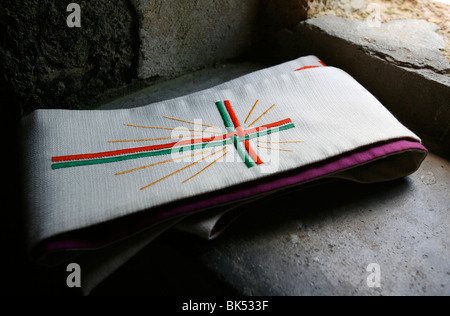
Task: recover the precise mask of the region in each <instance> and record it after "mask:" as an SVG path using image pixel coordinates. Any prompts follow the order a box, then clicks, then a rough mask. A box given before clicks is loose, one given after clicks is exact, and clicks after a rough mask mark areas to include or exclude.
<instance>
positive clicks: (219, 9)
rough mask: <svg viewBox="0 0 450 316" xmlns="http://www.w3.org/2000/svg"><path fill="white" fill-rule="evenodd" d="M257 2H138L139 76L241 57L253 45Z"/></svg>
mask: <svg viewBox="0 0 450 316" xmlns="http://www.w3.org/2000/svg"><path fill="white" fill-rule="evenodd" d="M258 3H259V0H245V1H242V0H189V1H186V0H171V1H167V0H135V5H136V9H137V11H138V15H139V19H140V25H141V29H140V37H141V48H140V63H139V68H138V76H139V77H140V78H150V77H154V76H170V75H174V74H176V73H180V72H183V71H186V70H189V69H195V68H198V67H202V66H205V65H209V64H212V63H214V62H215V61H217V60H225V59H229V58H233V57H236V56H239V55H241V54H243V53H244V52H246V51H247V50H248V49H249V48H250V47H251V44H252V41H253V37H254V36H253V35H254V32H255V25H256V19H257V13H258V10H257V9H258Z"/></svg>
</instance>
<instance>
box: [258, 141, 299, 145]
mask: <svg viewBox="0 0 450 316" xmlns="http://www.w3.org/2000/svg"><path fill="white" fill-rule="evenodd" d="M258 143H261V144H295V143H304V141H300V140H298V141H297V140H286V141H282V142H275V141H270V142H266V141H262V140H258Z"/></svg>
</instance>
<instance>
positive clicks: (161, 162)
mask: <svg viewBox="0 0 450 316" xmlns="http://www.w3.org/2000/svg"><path fill="white" fill-rule="evenodd" d="M206 152H207V150H205V151H203V152H201V153H196V154H190V155H186V156H183V157H179V158H174V159H169V160H164V161H160V162H157V163H153V164H151V165H146V166H142V167H138V168H134V169H131V170H126V171H123V172H119V173H116V174H115V175H116V176H119V175H122V174H127V173H130V172H133V171H138V170H142V169H146V168H149V167H153V166H158V165H162V164H165V163H168V162H172V161H176V160H180V159H184V158H187V157H194V156H197V155H201V154H204V153H206Z"/></svg>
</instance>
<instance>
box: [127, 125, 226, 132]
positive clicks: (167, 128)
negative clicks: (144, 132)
mask: <svg viewBox="0 0 450 316" xmlns="http://www.w3.org/2000/svg"><path fill="white" fill-rule="evenodd" d="M123 125H125V126H131V127H140V128H153V129H165V130H169V131H174V130H179V131H189V132H204V131H202V130H198V129H188V128H179V127H178V128H172V127H161V126H145V125H135V124H123ZM206 133H211V134H221V133H220V132H212V131H208V132H206Z"/></svg>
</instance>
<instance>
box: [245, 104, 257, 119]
mask: <svg viewBox="0 0 450 316" xmlns="http://www.w3.org/2000/svg"><path fill="white" fill-rule="evenodd" d="M258 102H259V100H256V102H255V104H254V105H253V107H252V109H251V110H250V112H249V113H248V115H247V118H246V119H245V121H244V124H247V122H248V120H249V119H250V115H252V113H253V111H254V110H255V108H256V105H257V104H258Z"/></svg>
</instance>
